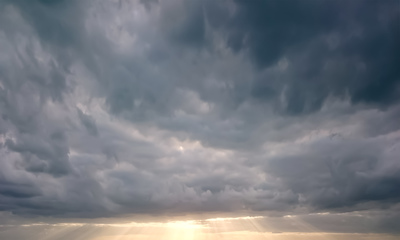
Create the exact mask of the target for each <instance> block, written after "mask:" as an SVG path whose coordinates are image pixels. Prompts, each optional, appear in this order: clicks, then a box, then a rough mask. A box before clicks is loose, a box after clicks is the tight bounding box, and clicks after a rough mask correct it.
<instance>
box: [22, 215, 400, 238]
mask: <svg viewBox="0 0 400 240" xmlns="http://www.w3.org/2000/svg"><path fill="white" fill-rule="evenodd" d="M283 219H285V221H286V223H287V224H288V225H289V226H292V227H293V229H298V230H296V231H295V230H292V231H293V232H279V231H276V230H275V231H274V229H273V222H274V221H275V220H276V219H274V218H265V217H262V216H245V217H228V218H209V219H203V220H187V221H167V222H130V223H111V224H108V223H90V224H89V223H57V224H47V223H35V224H25V225H20V226H19V227H22V228H20V230H21V229H22V231H26V230H27V229H32V231H42V234H41V237H40V239H43V240H58V239H74V240H128V239H129V240H133V239H134V240H136V239H138V240H141V239H147V240H219V239H229V240H236V239H237V240H239V239H246V240H261V239H272V240H306V239H307V240H335V239H338V240H341V239H354V240H367V239H369V240H372V239H381V240H394V239H397V238H396V237H398V236H391V235H384V234H354V233H353V234H352V233H324V232H321V231H320V230H319V229H317V228H315V227H314V226H311V225H310V224H308V223H306V222H304V221H303V220H302V219H301V218H300V217H298V216H294V215H292V216H285V217H284V218H283Z"/></svg>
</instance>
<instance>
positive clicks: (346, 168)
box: [0, 0, 400, 231]
mask: <svg viewBox="0 0 400 240" xmlns="http://www.w3.org/2000/svg"><path fill="white" fill-rule="evenodd" d="M396 6H398V2H397V1H390V0H388V1H379V2H378V1H371V2H368V3H367V2H364V1H352V2H348V1H325V2H323V3H322V2H320V1H304V2H294V1H267V2H263V1H260V2H248V1H218V2H214V1H202V2H188V1H181V0H170V1H152V2H151V3H149V2H145V3H144V2H143V1H137V2H130V1H119V2H112V1H100V2H97V1H96V2H93V1H85V2H82V1H1V3H0V12H1V14H0V21H1V24H0V50H1V51H2V52H3V53H4V54H2V56H1V57H0V113H1V118H0V147H1V148H0V164H1V165H0V209H1V210H2V211H10V212H13V213H15V214H17V215H21V216H38V215H45V216H58V217H101V216H108V217H110V216H119V215H121V214H127V213H144V214H155V215H160V214H167V213H168V214H182V213H193V212H231V213H232V212H240V211H247V212H262V213H264V212H268V213H269V214H277V215H286V214H289V213H292V212H294V213H304V212H305V213H312V212H325V211H330V212H353V211H359V210H362V211H373V210H374V209H379V211H383V212H384V211H385V209H390V208H392V207H393V206H395V205H396V203H397V202H398V201H399V200H400V199H399V198H400V196H399V194H398V192H400V191H399V187H398V186H399V182H400V179H399V177H398V176H399V169H400V165H399V163H398V161H397V158H398V157H397V156H398V155H399V154H400V153H399V149H400V148H399V146H398V145H399V144H398V143H399V137H400V135H399V129H400V125H399V123H397V122H398V121H396V120H397V119H398V116H399V104H398V100H399V99H398V96H399V79H400V75H399V71H398V70H397V62H399V59H398V58H399V56H400V54H399V48H398V44H397V42H399V30H398V29H399V19H398V17H399V11H398V8H396ZM368 214H369V213H368ZM394 218H397V216H394ZM310 221H312V220H310ZM385 221H386V220H385ZM382 222H384V221H383V220H382ZM382 224H383V223H382ZM388 228H390V227H388ZM382 229H385V228H384V227H382ZM386 230H387V231H389V230H388V229H386ZM382 231H383V230H382Z"/></svg>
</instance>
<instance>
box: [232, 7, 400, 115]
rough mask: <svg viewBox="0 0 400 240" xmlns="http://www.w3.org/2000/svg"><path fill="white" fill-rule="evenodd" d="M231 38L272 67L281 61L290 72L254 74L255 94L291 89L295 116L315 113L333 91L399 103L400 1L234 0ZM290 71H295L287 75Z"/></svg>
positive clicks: (289, 102) (270, 95)
mask: <svg viewBox="0 0 400 240" xmlns="http://www.w3.org/2000/svg"><path fill="white" fill-rule="evenodd" d="M235 2H236V3H237V5H236V9H235V10H236V11H235V13H234V14H233V15H232V16H230V17H229V19H228V20H227V23H226V25H227V29H224V30H225V31H226V32H227V35H228V36H227V43H228V46H229V47H230V48H232V49H233V50H234V51H235V52H239V51H249V53H250V55H251V56H252V58H253V60H254V62H255V63H256V65H257V66H258V67H259V68H261V69H265V68H268V67H270V66H272V65H274V64H276V63H278V61H279V60H282V58H286V60H287V61H288V62H289V67H288V68H287V69H286V72H287V73H285V74H280V75H270V74H266V75H265V76H262V77H260V78H258V79H255V81H254V83H253V84H254V85H253V91H252V94H253V96H254V97H255V98H258V99H266V100H271V99H274V98H277V96H278V95H280V94H282V92H283V94H284V97H285V100H286V105H283V106H280V107H282V108H283V110H284V111H286V112H288V113H291V114H299V113H302V112H309V111H315V110H318V109H320V108H321V106H322V104H323V102H324V101H325V100H326V98H327V97H328V96H330V95H334V96H337V97H342V98H343V97H345V96H346V95H349V97H350V99H351V100H352V102H353V103H367V104H377V105H382V106H387V105H390V104H393V103H396V102H397V101H398V96H399V81H400V80H399V79H400V72H399V68H398V63H399V61H400V59H399V56H400V48H399V45H398V44H397V43H398V42H399V41H400V30H399V29H400V27H399V25H400V17H399V16H400V14H399V10H398V9H399V3H398V1H351V2H349V1H324V2H321V1H313V0H311V1H301V2H298V1H290V0H284V1H235ZM287 74H288V75H289V76H288V75H287Z"/></svg>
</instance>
